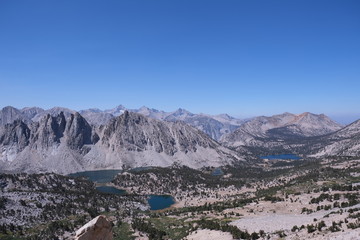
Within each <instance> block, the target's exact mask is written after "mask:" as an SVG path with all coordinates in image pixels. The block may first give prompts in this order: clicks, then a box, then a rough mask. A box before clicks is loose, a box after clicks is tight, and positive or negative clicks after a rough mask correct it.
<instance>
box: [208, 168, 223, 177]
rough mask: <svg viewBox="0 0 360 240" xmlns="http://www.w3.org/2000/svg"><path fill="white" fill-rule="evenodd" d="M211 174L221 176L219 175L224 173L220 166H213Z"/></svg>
mask: <svg viewBox="0 0 360 240" xmlns="http://www.w3.org/2000/svg"><path fill="white" fill-rule="evenodd" d="M211 175H213V176H221V175H224V172H223V170H221V168H215V170H214V171H213V172H212V173H211Z"/></svg>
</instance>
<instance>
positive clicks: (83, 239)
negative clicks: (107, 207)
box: [75, 215, 113, 240]
mask: <svg viewBox="0 0 360 240" xmlns="http://www.w3.org/2000/svg"><path fill="white" fill-rule="evenodd" d="M112 239H113V233H112V223H111V222H110V221H109V220H107V218H106V217H105V216H103V215H100V216H97V217H96V218H94V219H92V220H91V221H90V222H88V223H87V224H85V225H84V226H83V227H81V228H80V229H79V230H77V231H76V236H75V240H112Z"/></svg>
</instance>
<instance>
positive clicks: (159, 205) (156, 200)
mask: <svg viewBox="0 0 360 240" xmlns="http://www.w3.org/2000/svg"><path fill="white" fill-rule="evenodd" d="M148 203H149V205H150V210H160V209H164V208H168V207H170V206H171V205H173V204H174V203H175V201H174V199H173V198H172V197H171V196H169V195H150V198H149V199H148Z"/></svg>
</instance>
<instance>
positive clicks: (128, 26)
mask: <svg viewBox="0 0 360 240" xmlns="http://www.w3.org/2000/svg"><path fill="white" fill-rule="evenodd" d="M359 76H360V1H358V0H354V1H348V0H338V1H332V0H323V1H319V0H291V1H289V0H272V1H271V0H264V1H256V0H247V1H243V0H234V1H228V0H218V1H212V0H203V1H200V0H171V1H169V0H163V1H161V0H156V1H149V0H142V1H140V0H127V1H120V0H116V1H100V0H98V1H91V0H83V1H80V0H76V1H74V0H62V1H55V0H44V1H37V0H32V1H28V0H23V1H21V0H18V1H5V0H0V87H1V94H0V107H4V106H7V105H12V106H15V107H18V108H21V107H24V106H39V107H43V108H50V107H53V106H64V107H68V108H72V109H75V110H80V109H85V108H90V107H97V108H100V109H107V108H112V107H114V106H116V105H119V104H123V105H125V106H127V107H129V108H137V107H140V106H142V105H146V106H149V107H153V108H157V109H162V110H165V111H171V110H175V109H176V108H179V107H182V108H185V109H188V110H189V111H191V112H195V113H199V112H204V113H210V114H217V113H229V114H231V115H235V116H240V117H247V116H254V115H271V114H277V113H282V112H285V111H288V112H293V113H301V112H305V111H309V112H314V113H325V114H328V115H330V116H334V117H335V118H338V119H340V118H343V119H350V118H351V119H355V118H360V78H359Z"/></svg>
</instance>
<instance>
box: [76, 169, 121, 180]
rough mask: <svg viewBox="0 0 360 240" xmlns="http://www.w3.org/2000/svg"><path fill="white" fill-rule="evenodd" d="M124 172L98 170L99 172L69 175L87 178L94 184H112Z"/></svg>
mask: <svg viewBox="0 0 360 240" xmlns="http://www.w3.org/2000/svg"><path fill="white" fill-rule="evenodd" d="M121 172H122V170H97V171H86V172H77V173H71V174H69V176H70V177H86V178H89V180H90V181H92V182H97V183H107V182H111V181H112V180H113V179H114V178H115V176H116V175H117V174H118V173H121Z"/></svg>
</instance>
